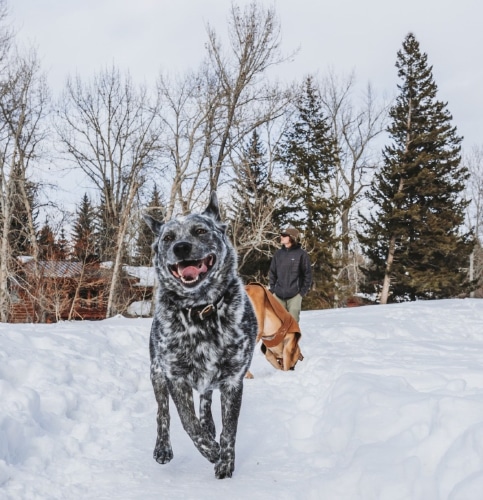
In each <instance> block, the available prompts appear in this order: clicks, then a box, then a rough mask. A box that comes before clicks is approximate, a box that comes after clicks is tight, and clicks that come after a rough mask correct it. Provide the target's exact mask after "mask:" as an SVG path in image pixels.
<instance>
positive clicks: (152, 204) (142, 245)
mask: <svg viewBox="0 0 483 500" xmlns="http://www.w3.org/2000/svg"><path fill="white" fill-rule="evenodd" d="M146 211H147V212H149V214H150V215H152V216H153V217H154V218H155V219H158V220H160V221H162V220H163V218H164V216H163V204H162V202H161V196H160V193H159V191H158V187H157V186H156V185H154V188H153V192H152V194H151V200H150V201H149V203H148V205H147V207H146ZM153 241H154V235H153V232H152V231H151V229H150V228H149V226H148V225H147V224H146V223H145V222H144V221H143V220H141V221H140V228H139V232H138V237H137V241H136V264H137V265H138V266H150V265H151V264H152V260H153V250H152V248H151V245H152V244H153Z"/></svg>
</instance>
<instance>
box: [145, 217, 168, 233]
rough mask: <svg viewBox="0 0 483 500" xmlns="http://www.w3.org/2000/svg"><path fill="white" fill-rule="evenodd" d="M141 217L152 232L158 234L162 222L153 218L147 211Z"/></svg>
mask: <svg viewBox="0 0 483 500" xmlns="http://www.w3.org/2000/svg"><path fill="white" fill-rule="evenodd" d="M143 219H144V221H145V222H146V224H147V225H148V226H149V227H150V229H151V231H152V232H153V233H154V234H159V232H160V230H161V227H162V226H163V223H162V222H160V221H159V220H158V219H155V218H154V217H152V216H151V215H149V214H148V213H144V214H143Z"/></svg>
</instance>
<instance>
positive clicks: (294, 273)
mask: <svg viewBox="0 0 483 500" xmlns="http://www.w3.org/2000/svg"><path fill="white" fill-rule="evenodd" d="M268 277H269V282H270V291H271V292H272V293H274V294H275V295H276V296H277V297H280V298H281V299H284V300H285V299H291V298H292V297H295V295H297V294H298V293H300V295H302V297H304V296H305V295H307V293H308V291H309V290H310V285H311V284H312V268H311V267H310V259H309V255H308V254H307V252H306V251H305V250H304V249H303V248H302V247H301V246H300V244H295V245H293V246H291V247H290V248H285V247H282V248H280V249H279V250H277V251H276V252H275V254H274V256H273V258H272V262H271V263H270V271H269V275H268Z"/></svg>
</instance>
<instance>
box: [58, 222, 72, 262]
mask: <svg viewBox="0 0 483 500" xmlns="http://www.w3.org/2000/svg"><path fill="white" fill-rule="evenodd" d="M55 246H56V255H55V260H67V259H68V258H69V254H70V252H69V242H68V241H67V238H66V235H65V231H64V228H63V227H62V228H61V229H60V235H59V237H58V238H57V240H56V241H55Z"/></svg>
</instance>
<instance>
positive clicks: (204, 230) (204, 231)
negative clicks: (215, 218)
mask: <svg viewBox="0 0 483 500" xmlns="http://www.w3.org/2000/svg"><path fill="white" fill-rule="evenodd" d="M207 232H208V231H207V230H206V229H203V228H202V227H199V228H198V229H197V230H196V234H197V235H200V234H206V233H207Z"/></svg>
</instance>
